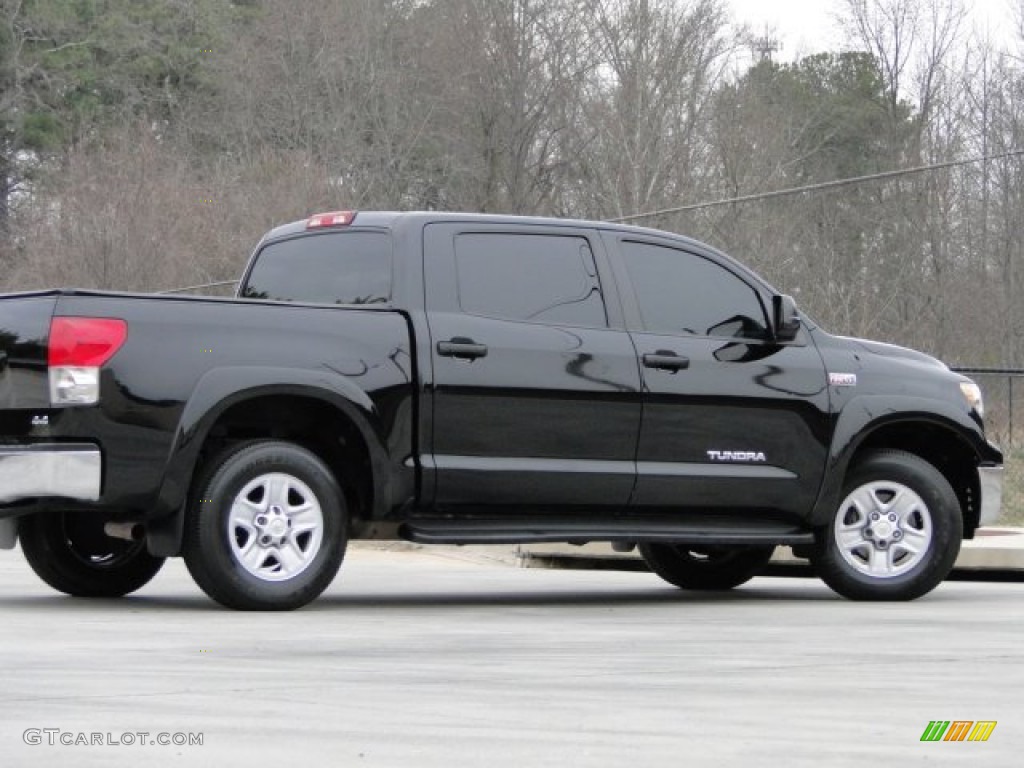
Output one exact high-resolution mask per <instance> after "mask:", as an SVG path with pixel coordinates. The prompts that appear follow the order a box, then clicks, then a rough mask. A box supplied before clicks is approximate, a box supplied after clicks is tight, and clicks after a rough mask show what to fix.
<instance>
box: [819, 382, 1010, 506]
mask: <svg viewBox="0 0 1024 768" xmlns="http://www.w3.org/2000/svg"><path fill="white" fill-rule="evenodd" d="M908 422H909V423H922V424H929V425H933V426H937V427H940V428H942V429H945V430H948V431H949V432H950V433H952V434H953V435H955V436H956V437H957V438H958V439H959V440H961V441H962V442H963V443H964V444H965V445H967V446H969V447H970V448H971V450H972V451H973V452H974V454H975V456H976V457H977V461H978V463H1000V464H1001V463H1002V460H1003V457H1002V454H1001V453H1000V452H999V450H998V449H997V448H996V447H995V446H993V445H992V444H991V443H989V442H988V440H986V439H985V435H984V433H983V432H982V430H981V427H979V426H978V424H977V423H976V422H975V421H974V420H973V419H972V418H971V416H970V414H969V413H968V412H967V411H966V410H964V409H963V408H962V407H957V406H956V405H954V404H953V403H950V402H947V401H945V400H938V399H933V398H923V397H913V396H906V395H895V396H894V395H862V396H860V397H855V398H853V399H851V400H850V401H849V402H848V403H847V404H846V405H845V407H844V408H843V410H842V411H841V412H840V414H839V417H838V420H837V422H836V427H835V430H834V431H833V436H832V445H831V447H830V449H829V457H828V462H827V466H826V471H825V479H824V481H823V482H822V486H821V491H820V492H819V494H818V499H817V501H816V502H815V504H814V510H813V511H812V513H811V517H810V522H811V524H813V525H816V526H819V525H825V524H827V523H828V521H829V518H830V517H831V515H832V514H833V513H834V512H835V508H836V505H837V504H839V502H840V500H841V499H840V494H841V493H842V489H843V481H844V480H845V478H846V473H847V471H848V470H849V468H850V462H851V460H852V459H853V457H854V456H855V455H856V453H857V450H858V449H859V448H860V446H861V445H862V444H863V443H864V441H865V440H867V439H868V438H869V437H870V436H871V435H872V433H874V432H876V431H877V430H879V429H881V428H883V427H886V426H889V425H892V424H899V423H908Z"/></svg>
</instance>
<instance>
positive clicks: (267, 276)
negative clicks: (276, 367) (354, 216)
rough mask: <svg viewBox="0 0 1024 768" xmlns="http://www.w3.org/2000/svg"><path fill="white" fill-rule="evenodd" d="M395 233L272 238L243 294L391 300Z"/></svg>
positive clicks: (375, 301)
mask: <svg viewBox="0 0 1024 768" xmlns="http://www.w3.org/2000/svg"><path fill="white" fill-rule="evenodd" d="M391 257H392V248H391V237H390V235H388V234H387V233H384V232H358V231H350V232H332V233H329V234H315V235H304V236H300V237H295V238H292V239H290V240H282V241H280V242H277V243H271V244H269V245H267V246H265V247H264V248H263V250H261V251H260V252H259V254H258V255H257V256H256V261H255V263H254V265H253V268H252V271H251V272H250V273H249V279H248V281H247V282H246V285H245V288H244V289H243V291H242V296H244V297H245V298H249V299H270V300H271V301H300V302H307V303H313V304H387V303H388V302H390V301H391V261H392V258H391Z"/></svg>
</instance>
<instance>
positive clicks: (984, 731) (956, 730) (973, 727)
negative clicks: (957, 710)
mask: <svg viewBox="0 0 1024 768" xmlns="http://www.w3.org/2000/svg"><path fill="white" fill-rule="evenodd" d="M996 722H997V721H995V720H953V721H952V722H950V721H949V720H932V721H930V722H929V723H928V727H927V728H925V729H924V733H923V734H921V741H988V737H989V736H991V735H992V731H994V730H995V729H996Z"/></svg>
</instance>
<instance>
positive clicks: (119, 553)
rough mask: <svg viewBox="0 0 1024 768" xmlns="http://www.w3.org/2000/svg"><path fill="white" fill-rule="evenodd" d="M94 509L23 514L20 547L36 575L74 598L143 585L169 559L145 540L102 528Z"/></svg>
mask: <svg viewBox="0 0 1024 768" xmlns="http://www.w3.org/2000/svg"><path fill="white" fill-rule="evenodd" d="M104 522H105V520H104V519H103V517H102V516H101V515H96V514H93V513H89V512H39V513H36V514H34V515H28V516H27V517H23V518H21V521H20V524H19V526H18V537H19V539H20V541H21V551H22V552H23V553H24V554H25V559H26V560H27V561H28V564H29V566H31V568H32V570H33V571H35V572H36V575H37V576H38V577H39V578H40V579H42V580H43V581H45V582H46V583H47V584H49V585H50V586H51V587H53V588H54V589H56V590H57V591H58V592H64V593H65V594H68V595H72V596H74V597H122V596H123V595H127V594H128V593H130V592H134V591H135V590H137V589H139V588H140V587H143V586H144V585H146V584H148V583H149V581H150V580H151V579H152V578H153V577H154V576H156V574H157V572H158V571H159V570H160V568H161V567H162V566H163V564H164V559H163V558H162V557H153V555H151V554H149V552H147V551H146V544H145V542H142V541H124V540H122V539H114V538H111V537H110V536H107V535H106V534H105V533H104V532H103V525H104Z"/></svg>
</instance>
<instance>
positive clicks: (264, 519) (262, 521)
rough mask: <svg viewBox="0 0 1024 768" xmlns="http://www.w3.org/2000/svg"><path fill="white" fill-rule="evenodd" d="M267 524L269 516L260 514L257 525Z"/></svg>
mask: <svg viewBox="0 0 1024 768" xmlns="http://www.w3.org/2000/svg"><path fill="white" fill-rule="evenodd" d="M266 524H267V517H266V515H260V516H259V517H257V518H256V525H266Z"/></svg>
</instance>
